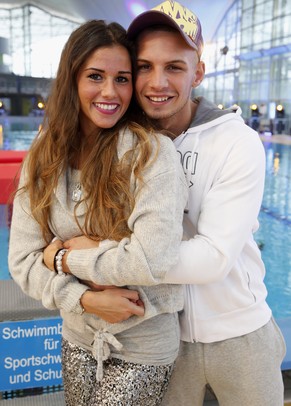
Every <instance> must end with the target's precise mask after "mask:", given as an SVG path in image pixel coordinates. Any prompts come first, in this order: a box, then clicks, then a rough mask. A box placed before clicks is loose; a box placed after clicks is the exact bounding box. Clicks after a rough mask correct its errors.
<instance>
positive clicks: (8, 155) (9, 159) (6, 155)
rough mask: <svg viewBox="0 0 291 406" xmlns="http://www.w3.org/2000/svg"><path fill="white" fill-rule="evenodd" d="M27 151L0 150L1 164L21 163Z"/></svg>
mask: <svg viewBox="0 0 291 406" xmlns="http://www.w3.org/2000/svg"><path fill="white" fill-rule="evenodd" d="M26 154H27V151H4V150H0V164H5V163H9V164H11V163H17V162H19V163H21V162H22V161H23V158H24V157H25V155H26Z"/></svg>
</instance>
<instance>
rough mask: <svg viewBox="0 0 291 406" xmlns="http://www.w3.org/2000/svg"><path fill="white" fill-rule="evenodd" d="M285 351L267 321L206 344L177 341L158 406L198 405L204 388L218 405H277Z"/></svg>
mask: <svg viewBox="0 0 291 406" xmlns="http://www.w3.org/2000/svg"><path fill="white" fill-rule="evenodd" d="M285 352H286V346H285V341H284V338H283V336H282V333H281V331H280V329H279V327H278V326H277V324H276V323H275V321H274V320H273V319H271V320H270V321H269V322H268V323H267V324H266V325H265V326H263V327H262V328H260V329H258V330H256V331H254V332H252V333H250V334H246V335H244V336H241V337H236V338H232V339H228V340H225V341H221V342H216V343H210V344H203V343H187V342H181V347H180V354H179V356H178V359H177V361H176V365H175V368H174V372H173V375H172V377H171V380H170V386H169V388H168V391H167V393H166V395H165V397H164V399H163V402H162V406H177V405H179V406H202V405H203V400H204V395H205V390H206V385H207V384H209V385H210V386H211V388H212V390H213V391H214V393H215V395H216V397H217V399H218V402H219V405H220V406H234V405H244V406H262V405H264V406H281V405H283V404H284V387H283V380H282V373H281V363H282V360H283V358H284V355H285Z"/></svg>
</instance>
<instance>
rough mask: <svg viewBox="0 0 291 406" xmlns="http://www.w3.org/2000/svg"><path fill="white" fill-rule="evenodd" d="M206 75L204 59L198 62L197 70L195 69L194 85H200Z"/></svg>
mask: <svg viewBox="0 0 291 406" xmlns="http://www.w3.org/2000/svg"><path fill="white" fill-rule="evenodd" d="M204 75H205V64H204V62H203V61H199V62H197V64H196V70H195V77H194V80H193V82H192V87H193V88H195V87H197V86H199V85H200V83H201V82H202V80H203V79H204Z"/></svg>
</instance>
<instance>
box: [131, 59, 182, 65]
mask: <svg viewBox="0 0 291 406" xmlns="http://www.w3.org/2000/svg"><path fill="white" fill-rule="evenodd" d="M137 62H146V63H152V62H151V61H150V60H148V59H143V58H137ZM169 63H182V64H184V65H186V62H185V61H183V59H174V60H171V61H167V62H166V63H165V65H167V64H169Z"/></svg>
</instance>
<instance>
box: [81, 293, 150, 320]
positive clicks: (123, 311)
mask: <svg viewBox="0 0 291 406" xmlns="http://www.w3.org/2000/svg"><path fill="white" fill-rule="evenodd" d="M81 305H82V306H83V307H84V309H85V311H86V312H87V313H92V314H96V315H97V316H98V317H100V318H101V319H103V320H105V321H107V322H108V323H112V324H113V323H120V322H121V321H124V320H127V319H129V318H130V317H131V316H133V315H136V316H143V315H144V305H143V303H142V301H141V300H140V298H139V295H138V292H137V291H135V290H129V289H123V288H111V289H105V290H103V291H100V292H94V291H91V290H87V291H86V292H85V293H84V294H83V296H82V298H81Z"/></svg>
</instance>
